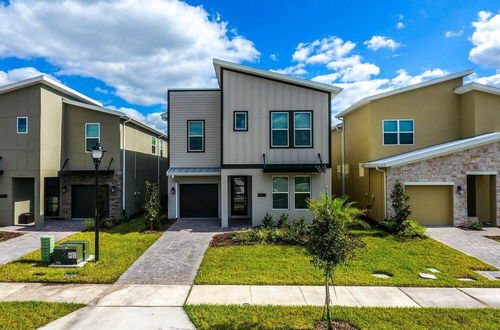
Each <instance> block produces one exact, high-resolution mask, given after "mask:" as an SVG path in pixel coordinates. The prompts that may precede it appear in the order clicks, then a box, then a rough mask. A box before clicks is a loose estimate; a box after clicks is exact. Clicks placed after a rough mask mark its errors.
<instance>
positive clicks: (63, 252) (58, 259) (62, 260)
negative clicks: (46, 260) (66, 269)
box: [53, 243, 83, 265]
mask: <svg viewBox="0 0 500 330" xmlns="http://www.w3.org/2000/svg"><path fill="white" fill-rule="evenodd" d="M53 260H54V263H55V264H56V265H78V264H79V263H80V262H82V261H83V246H82V245H81V244H66V243H63V244H61V245H57V246H56V247H54V254H53Z"/></svg>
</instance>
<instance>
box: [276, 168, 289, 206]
mask: <svg viewBox="0 0 500 330" xmlns="http://www.w3.org/2000/svg"><path fill="white" fill-rule="evenodd" d="M273 209H274V210H287V209H288V177H287V176H273Z"/></svg>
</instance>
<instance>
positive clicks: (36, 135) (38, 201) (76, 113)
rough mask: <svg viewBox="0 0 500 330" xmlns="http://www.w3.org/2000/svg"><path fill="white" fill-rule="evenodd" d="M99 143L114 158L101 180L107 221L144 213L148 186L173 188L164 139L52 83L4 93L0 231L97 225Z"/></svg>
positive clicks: (26, 83)
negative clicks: (74, 221)
mask: <svg viewBox="0 0 500 330" xmlns="http://www.w3.org/2000/svg"><path fill="white" fill-rule="evenodd" d="M96 141H100V143H101V144H102V145H103V146H104V148H105V150H106V153H105V154H104V158H103V160H102V163H101V167H100V172H99V174H100V177H99V179H100V185H102V187H103V188H102V189H103V190H102V194H103V196H107V197H106V198H105V200H106V201H107V204H108V205H109V212H108V214H107V216H109V217H111V218H116V217H119V216H122V215H125V216H128V215H131V214H133V213H136V212H138V211H140V210H141V207H142V203H143V198H144V181H146V180H150V181H153V182H161V180H163V183H164V184H163V185H162V186H163V187H165V186H166V176H165V175H164V173H165V170H166V169H167V167H168V165H167V164H168V161H167V158H166V157H167V137H166V135H165V134H164V133H162V132H160V131H157V130H155V129H153V128H151V127H149V126H147V125H145V124H143V123H141V122H138V121H136V120H134V119H132V118H130V117H128V116H126V115H125V114H123V113H122V112H118V111H114V110H110V109H106V108H103V107H102V105H101V104H100V103H99V102H97V101H95V100H92V99H91V98H89V97H87V96H85V95H83V94H80V93H78V92H77V91H75V90H73V89H71V88H68V87H66V86H64V85H62V84H61V83H59V82H57V81H55V80H53V79H51V78H50V77H47V76H44V75H42V76H39V77H35V78H31V79H27V80H23V81H20V82H17V83H13V84H9V85H5V86H2V87H0V225H12V224H18V223H19V219H20V215H21V214H24V213H31V214H32V215H33V216H34V221H35V224H37V225H41V224H43V222H44V219H45V218H52V217H53V218H91V217H93V214H94V208H95V183H94V178H95V176H94V165H93V162H92V159H91V157H90V153H89V148H91V147H92V146H93V145H94V144H95V142H96ZM162 173H163V174H162ZM124 174H125V175H124Z"/></svg>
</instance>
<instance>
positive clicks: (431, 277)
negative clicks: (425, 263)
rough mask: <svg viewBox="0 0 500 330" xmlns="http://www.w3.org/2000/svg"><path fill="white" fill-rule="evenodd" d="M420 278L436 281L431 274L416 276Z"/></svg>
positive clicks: (434, 276)
mask: <svg viewBox="0 0 500 330" xmlns="http://www.w3.org/2000/svg"><path fill="white" fill-rule="evenodd" d="M418 275H419V276H420V277H421V278H425V279H426V280H437V279H438V278H437V277H436V275H432V274H426V273H420V274H418Z"/></svg>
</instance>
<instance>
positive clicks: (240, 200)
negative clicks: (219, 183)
mask: <svg viewBox="0 0 500 330" xmlns="http://www.w3.org/2000/svg"><path fill="white" fill-rule="evenodd" d="M247 183H248V178H247V177H246V176H233V177H231V215H248V184H247Z"/></svg>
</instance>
